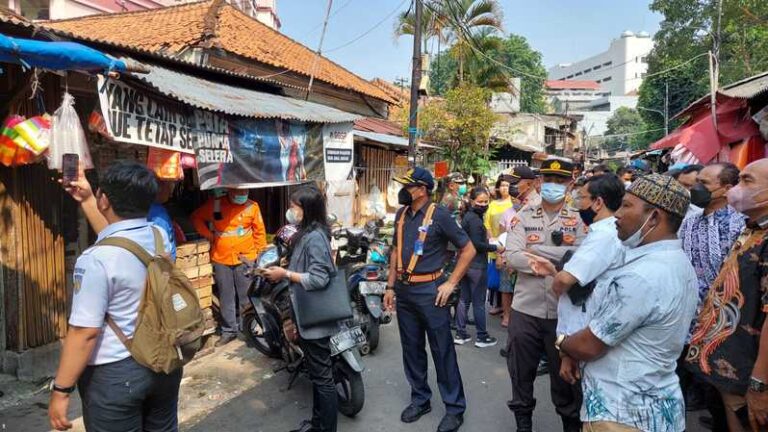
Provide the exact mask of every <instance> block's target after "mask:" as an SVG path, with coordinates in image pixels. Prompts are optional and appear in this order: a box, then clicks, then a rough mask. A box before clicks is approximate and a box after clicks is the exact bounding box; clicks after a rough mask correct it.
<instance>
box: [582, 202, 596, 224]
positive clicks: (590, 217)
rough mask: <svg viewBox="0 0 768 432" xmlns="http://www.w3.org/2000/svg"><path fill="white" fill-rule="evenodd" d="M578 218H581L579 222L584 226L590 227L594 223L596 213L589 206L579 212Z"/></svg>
mask: <svg viewBox="0 0 768 432" xmlns="http://www.w3.org/2000/svg"><path fill="white" fill-rule="evenodd" d="M579 216H581V220H582V222H584V225H586V226H590V225H592V222H594V221H595V216H597V212H596V211H594V210H592V206H589V207H587V208H586V209H584V210H579Z"/></svg>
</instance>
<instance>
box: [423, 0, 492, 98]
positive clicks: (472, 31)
mask: <svg viewBox="0 0 768 432" xmlns="http://www.w3.org/2000/svg"><path fill="white" fill-rule="evenodd" d="M429 7H430V8H431V9H433V10H434V11H435V12H436V13H438V14H439V15H442V16H443V17H445V18H446V19H447V25H448V28H449V29H450V32H451V37H452V40H453V42H454V43H453V46H452V47H451V50H452V51H453V55H454V57H455V58H456V60H458V62H459V82H460V83H463V82H464V65H465V64H466V62H467V59H468V58H469V57H470V56H473V55H477V54H476V53H475V52H474V50H473V47H474V49H477V46H476V45H477V42H476V39H477V35H478V33H482V36H485V35H488V32H489V31H491V32H495V31H498V30H501V27H502V26H501V22H502V12H501V6H500V5H499V3H498V1H497V0H448V1H434V2H431V4H430V6H429Z"/></svg>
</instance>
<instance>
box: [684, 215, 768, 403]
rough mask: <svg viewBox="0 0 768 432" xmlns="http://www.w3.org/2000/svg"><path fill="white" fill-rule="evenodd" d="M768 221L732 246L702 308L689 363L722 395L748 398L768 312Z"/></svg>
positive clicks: (750, 228) (752, 227)
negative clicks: (746, 396) (750, 379)
mask: <svg viewBox="0 0 768 432" xmlns="http://www.w3.org/2000/svg"><path fill="white" fill-rule="evenodd" d="M767 239H768V219H766V220H762V221H759V223H750V224H749V225H748V226H747V228H745V229H744V231H743V232H742V234H741V235H740V236H739V238H738V239H737V240H736V242H735V243H734V244H733V249H732V250H731V253H730V255H728V258H726V260H725V262H724V263H723V267H722V269H721V270H720V273H719V274H718V276H717V278H716V279H715V281H714V283H713V284H712V288H711V289H710V290H709V292H708V293H707V298H706V299H705V300H704V303H703V305H702V307H701V312H700V313H699V317H698V320H697V322H696V326H695V327H694V330H693V336H692V337H691V347H690V349H689V350H688V355H687V358H686V361H687V362H688V363H689V364H688V367H689V369H691V370H692V371H693V372H694V373H695V374H696V375H697V376H699V377H701V378H703V379H704V380H705V381H708V382H709V383H711V384H712V385H714V386H715V387H717V388H718V389H719V390H720V391H722V392H726V393H731V394H737V395H743V394H745V393H746V392H747V388H748V386H749V377H750V376H751V374H752V368H753V367H754V365H755V361H756V360H757V352H758V349H759V347H760V331H761V329H762V328H763V322H764V321H765V317H766V313H768V273H766V270H765V269H766V267H768V243H766V240H767Z"/></svg>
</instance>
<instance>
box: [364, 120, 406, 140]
mask: <svg viewBox="0 0 768 432" xmlns="http://www.w3.org/2000/svg"><path fill="white" fill-rule="evenodd" d="M355 129H356V130H361V131H364V132H376V133H383V134H387V135H395V136H400V137H402V136H403V134H404V132H403V127H402V126H401V125H400V124H398V123H395V122H393V121H389V120H383V119H377V118H372V117H366V118H362V119H360V120H356V121H355Z"/></svg>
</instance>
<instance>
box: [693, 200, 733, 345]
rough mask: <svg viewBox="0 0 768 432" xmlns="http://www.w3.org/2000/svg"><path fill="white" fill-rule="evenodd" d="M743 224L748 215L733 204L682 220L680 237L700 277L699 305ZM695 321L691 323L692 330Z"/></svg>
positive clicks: (697, 275)
mask: <svg viewBox="0 0 768 432" xmlns="http://www.w3.org/2000/svg"><path fill="white" fill-rule="evenodd" d="M744 225H745V216H744V215H743V214H741V213H739V212H738V211H736V209H734V208H733V207H731V206H725V207H723V208H721V209H719V210H716V211H714V212H713V213H710V214H708V215H705V214H704V213H700V214H698V215H696V216H692V217H690V218H688V219H685V221H683V226H682V227H681V228H680V239H681V240H682V241H683V251H685V254H686V255H688V258H689V259H690V260H691V264H693V268H694V270H696V277H697V278H698V280H699V307H701V304H702V303H703V302H704V298H705V297H706V296H707V292H708V291H709V287H710V286H712V283H713V282H714V281H715V278H717V274H718V273H719V272H720V267H721V266H722V265H723V261H725V257H726V256H728V252H729V251H730V250H731V246H733V242H735V241H736V238H737V237H738V236H739V234H740V233H741V231H742V230H744ZM694 323H695V322H694ZM694 323H692V324H691V332H693V324H694Z"/></svg>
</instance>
